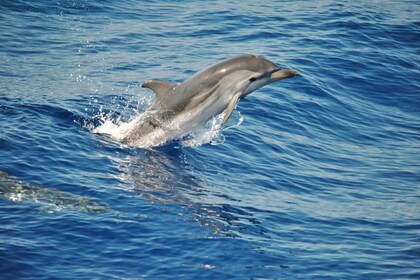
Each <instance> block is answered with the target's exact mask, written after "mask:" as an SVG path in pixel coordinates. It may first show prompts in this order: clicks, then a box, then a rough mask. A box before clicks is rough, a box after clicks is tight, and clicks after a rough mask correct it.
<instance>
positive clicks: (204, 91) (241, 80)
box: [121, 55, 298, 147]
mask: <svg viewBox="0 0 420 280" xmlns="http://www.w3.org/2000/svg"><path fill="white" fill-rule="evenodd" d="M297 74H298V73H297V72H296V71H295V70H291V69H281V68H279V67H278V66H276V65H275V64H274V63H272V62H271V61H269V60H267V59H265V58H262V57H259V56H256V55H241V56H237V57H234V58H231V59H226V60H224V61H222V62H220V63H217V64H215V65H213V66H210V67H208V68H206V69H204V70H202V71H200V72H198V73H197V74H195V75H194V76H192V77H191V78H189V79H187V80H186V81H184V82H183V83H170V82H164V81H159V80H151V81H147V82H145V83H144V84H142V87H144V88H149V89H151V90H153V91H154V93H155V94H156V100H155V102H154V104H153V105H152V107H151V108H150V109H149V110H148V111H147V112H146V113H145V114H143V115H142V117H140V118H139V119H138V120H136V123H135V125H134V127H133V128H132V129H130V130H129V131H128V132H127V133H126V134H125V135H124V137H122V139H121V142H122V143H123V144H127V145H131V146H137V147H153V146H160V145H163V144H165V143H166V142H168V141H169V140H172V139H179V138H181V137H182V136H184V135H186V134H189V133H191V132H193V131H195V130H197V129H198V128H200V127H202V126H203V125H204V124H205V123H206V122H207V121H209V120H210V119H212V118H213V117H215V116H217V115H219V114H221V113H223V112H225V114H224V117H223V120H222V124H224V123H225V122H226V121H227V120H228V119H229V117H230V115H231V114H232V112H233V110H234V109H235V107H236V104H237V103H238V101H239V100H240V99H242V98H244V97H245V96H246V95H248V94H250V93H251V92H253V91H255V90H256V89H258V88H260V87H262V86H265V85H268V84H270V83H273V82H275V81H279V80H282V79H286V78H290V77H294V76H296V75H297Z"/></svg>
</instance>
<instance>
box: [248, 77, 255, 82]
mask: <svg viewBox="0 0 420 280" xmlns="http://www.w3.org/2000/svg"><path fill="white" fill-rule="evenodd" d="M256 79H257V78H255V77H252V78H251V79H249V81H250V82H254V81H255V80H256Z"/></svg>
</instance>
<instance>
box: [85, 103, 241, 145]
mask: <svg viewBox="0 0 420 280" xmlns="http://www.w3.org/2000/svg"><path fill="white" fill-rule="evenodd" d="M131 101H132V100H130V101H129V102H131ZM149 101H150V99H149ZM141 102H142V103H144V102H145V100H144V99H143V100H141ZM127 108H128V106H127V107H126V108H125V109H124V110H123V111H122V112H121V114H120V117H118V118H115V113H113V112H110V113H108V114H105V113H103V112H102V110H100V112H99V114H97V115H96V116H95V117H94V118H96V119H99V121H100V123H101V124H100V125H99V126H97V127H90V128H89V129H90V130H91V131H92V132H93V133H100V134H106V135H109V136H110V137H111V138H113V139H115V140H117V141H121V140H122V139H123V138H124V137H125V136H126V135H127V133H129V132H130V131H131V130H132V129H133V128H134V126H135V125H136V124H137V123H138V122H141V119H142V118H144V117H145V116H147V115H148V112H147V111H146V112H138V111H128V109H127ZM133 113H134V115H133ZM123 114H124V115H127V114H131V115H133V116H129V117H128V118H125V119H128V121H124V120H122V119H123V118H121V115H123ZM223 117H224V113H222V114H219V115H218V116H215V117H213V118H212V119H211V120H210V121H208V122H207V123H206V124H205V125H203V126H202V127H201V128H199V129H197V130H195V131H194V132H192V133H189V134H187V135H184V136H182V137H181V139H170V140H179V143H180V144H181V146H183V147H198V146H201V145H205V144H211V145H219V144H222V143H224V141H225V139H226V137H225V136H224V135H223V131H225V130H227V129H230V128H233V127H237V126H239V125H240V124H241V123H242V121H243V117H242V116H241V114H240V113H239V112H237V111H235V112H234V113H233V114H232V116H231V118H230V120H229V121H228V125H226V126H224V127H223V128H222V120H223ZM182 119H183V116H180V118H179V119H177V120H175V121H174V123H171V124H170V125H168V126H167V129H166V130H165V129H157V130H156V131H154V132H153V133H150V134H149V135H148V136H147V137H146V138H143V139H141V142H139V143H135V146H137V147H141V148H151V147H155V146H159V145H162V144H164V143H165V141H167V140H168V139H167V138H168V137H167V136H168V135H171V134H172V136H174V137H179V136H175V135H180V133H179V131H180V129H179V128H178V129H177V127H178V126H177V121H181V122H182ZM229 124H231V125H229ZM171 128H172V129H173V131H171V130H172V129H171ZM169 138H170V137H169Z"/></svg>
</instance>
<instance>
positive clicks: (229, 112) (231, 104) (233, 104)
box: [222, 92, 242, 125]
mask: <svg viewBox="0 0 420 280" xmlns="http://www.w3.org/2000/svg"><path fill="white" fill-rule="evenodd" d="M241 93H242V92H240V93H237V94H235V95H234V96H233V98H232V100H231V101H230V102H229V105H228V106H227V108H226V113H225V116H224V117H223V121H222V125H223V124H225V122H226V121H227V120H228V119H229V117H230V115H232V112H233V110H235V107H236V104H238V101H239V98H240V96H241Z"/></svg>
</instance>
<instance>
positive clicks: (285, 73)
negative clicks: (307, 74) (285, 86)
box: [270, 69, 299, 81]
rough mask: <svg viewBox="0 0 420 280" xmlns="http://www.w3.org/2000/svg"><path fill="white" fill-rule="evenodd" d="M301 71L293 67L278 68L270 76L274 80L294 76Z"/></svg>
mask: <svg viewBox="0 0 420 280" xmlns="http://www.w3.org/2000/svg"><path fill="white" fill-rule="evenodd" d="M298 74H299V73H298V72H297V71H295V70H293V69H277V70H275V71H274V72H273V73H271V75H270V78H271V79H273V80H276V81H278V80H282V79H287V78H291V77H294V76H296V75H298Z"/></svg>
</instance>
